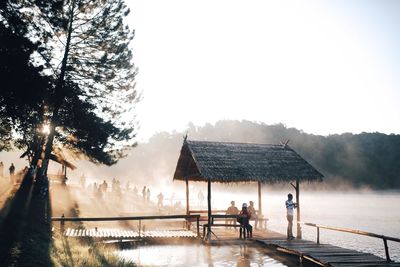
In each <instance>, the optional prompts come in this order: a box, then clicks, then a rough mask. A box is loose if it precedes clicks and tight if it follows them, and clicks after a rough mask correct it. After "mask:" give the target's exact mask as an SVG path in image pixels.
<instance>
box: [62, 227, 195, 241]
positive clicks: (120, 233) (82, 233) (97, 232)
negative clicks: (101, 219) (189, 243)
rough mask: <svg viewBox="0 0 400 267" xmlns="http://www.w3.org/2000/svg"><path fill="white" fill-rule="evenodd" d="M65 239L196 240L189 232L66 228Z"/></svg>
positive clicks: (193, 234) (192, 233)
mask: <svg viewBox="0 0 400 267" xmlns="http://www.w3.org/2000/svg"><path fill="white" fill-rule="evenodd" d="M64 236H66V237H92V238H101V239H140V238H147V239H148V238H197V235H196V233H194V232H192V231H189V230H157V231H141V232H139V231H133V230H120V229H97V228H92V229H73V228H67V229H66V230H65V232H64Z"/></svg>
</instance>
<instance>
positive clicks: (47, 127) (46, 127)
mask: <svg viewBox="0 0 400 267" xmlns="http://www.w3.org/2000/svg"><path fill="white" fill-rule="evenodd" d="M42 133H43V134H46V135H48V134H49V133H50V125H49V124H43V127H42Z"/></svg>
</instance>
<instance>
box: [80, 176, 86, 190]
mask: <svg viewBox="0 0 400 267" xmlns="http://www.w3.org/2000/svg"><path fill="white" fill-rule="evenodd" d="M80 184H81V187H82V188H85V187H86V177H85V174H82V175H81V177H80Z"/></svg>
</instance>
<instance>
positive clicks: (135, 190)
mask: <svg viewBox="0 0 400 267" xmlns="http://www.w3.org/2000/svg"><path fill="white" fill-rule="evenodd" d="M133 194H134V195H135V197H136V196H137V194H138V191H137V188H136V186H135V187H134V188H133Z"/></svg>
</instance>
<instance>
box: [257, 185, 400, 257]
mask: <svg viewBox="0 0 400 267" xmlns="http://www.w3.org/2000/svg"><path fill="white" fill-rule="evenodd" d="M265 199H266V201H268V199H270V202H269V203H268V202H266V203H265V209H264V208H263V210H264V213H265V214H267V217H268V218H270V221H269V228H271V229H272V230H275V231H277V232H281V233H285V230H286V221H285V218H284V216H285V211H284V209H282V206H283V203H284V201H285V196H280V195H276V194H271V195H270V196H269V197H267V196H265ZM300 200H301V220H302V221H304V222H311V223H317V224H322V225H327V226H336V227H344V228H352V229H357V230H363V231H367V232H372V233H376V234H382V235H387V236H392V237H396V238H400V207H399V204H400V193H399V192H366V193H354V192H353V193H314V194H313V193H309V192H307V193H304V194H302V195H301V198H300ZM302 229H303V238H304V239H308V240H312V241H315V240H316V229H315V228H313V227H309V226H303V227H302ZM320 231H321V232H320V242H321V243H329V244H332V245H337V246H341V247H345V248H352V249H356V250H360V251H364V252H369V253H372V254H375V255H378V256H380V257H385V251H384V246H383V241H382V240H381V239H377V238H372V237H366V236H361V235H355V234H349V233H341V232H336V231H331V230H323V229H321V230H320ZM388 244H389V249H390V255H391V258H392V259H393V260H396V261H400V243H395V242H390V241H388Z"/></svg>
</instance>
